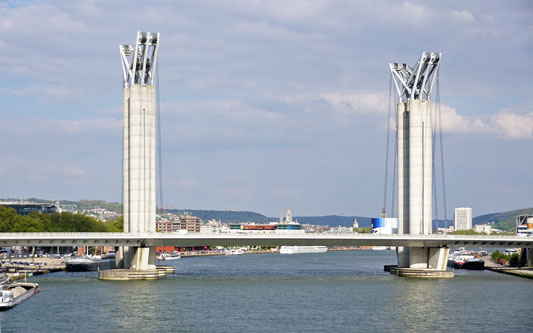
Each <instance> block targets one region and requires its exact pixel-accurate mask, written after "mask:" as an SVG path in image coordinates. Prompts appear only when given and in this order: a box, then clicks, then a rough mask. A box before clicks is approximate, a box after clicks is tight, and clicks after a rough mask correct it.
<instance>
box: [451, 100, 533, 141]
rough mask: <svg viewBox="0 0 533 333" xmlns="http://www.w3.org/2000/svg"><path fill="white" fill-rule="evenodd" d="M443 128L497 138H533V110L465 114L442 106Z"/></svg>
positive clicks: (505, 110)
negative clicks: (481, 114)
mask: <svg viewBox="0 0 533 333" xmlns="http://www.w3.org/2000/svg"><path fill="white" fill-rule="evenodd" d="M442 129H443V131H446V132H455V133H471V134H485V135H491V136H494V137H496V138H501V139H510V140H519V139H526V140H532V139H533V112H531V111H530V112H519V111H514V110H512V109H504V110H501V111H499V112H497V113H495V114H492V115H484V116H463V115H459V114H457V111H456V110H455V109H453V108H451V107H448V106H445V105H443V106H442Z"/></svg>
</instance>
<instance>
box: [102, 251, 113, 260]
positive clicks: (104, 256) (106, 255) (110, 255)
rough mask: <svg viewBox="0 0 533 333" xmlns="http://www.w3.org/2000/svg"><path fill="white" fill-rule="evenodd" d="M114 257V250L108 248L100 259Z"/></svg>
mask: <svg viewBox="0 0 533 333" xmlns="http://www.w3.org/2000/svg"><path fill="white" fill-rule="evenodd" d="M115 257H116V251H115V250H110V251H108V252H107V253H106V254H104V255H102V259H114V258H115Z"/></svg>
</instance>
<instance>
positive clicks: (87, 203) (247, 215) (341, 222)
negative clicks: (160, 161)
mask: <svg viewBox="0 0 533 333" xmlns="http://www.w3.org/2000/svg"><path fill="white" fill-rule="evenodd" d="M7 200H19V199H7ZM26 200H27V201H30V202H46V203H55V202H57V201H59V203H60V204H63V205H68V204H74V205H77V207H78V209H90V208H97V207H100V208H105V209H107V210H110V211H113V212H116V213H119V214H122V204H121V203H118V202H107V201H104V200H79V201H70V200H47V199H37V198H30V199H26ZM167 211H168V212H171V213H174V214H183V213H184V212H188V213H190V214H191V215H194V216H198V217H199V218H201V219H202V220H204V221H207V220H212V219H215V220H218V219H220V220H221V221H222V222H225V223H241V222H255V223H268V222H271V221H278V220H279V217H267V216H265V215H263V214H259V213H255V212H250V211H225V210H202V209H167ZM522 214H533V208H524V209H516V210H511V211H507V212H501V213H492V214H485V215H480V216H477V217H474V218H473V219H472V225H476V224H484V223H488V222H494V224H495V225H494V227H495V228H498V229H501V230H503V231H516V216H517V215H522ZM355 218H357V222H358V223H359V227H361V228H365V227H369V226H370V217H363V216H339V215H326V216H295V217H294V219H296V220H298V222H300V223H302V224H315V225H329V226H330V227H336V226H343V227H351V226H352V225H353V221H354V219H355ZM451 225H453V220H448V221H443V220H440V221H439V222H438V226H439V227H444V226H446V227H449V226H451ZM433 227H434V228H435V227H437V222H436V221H435V220H434V221H433Z"/></svg>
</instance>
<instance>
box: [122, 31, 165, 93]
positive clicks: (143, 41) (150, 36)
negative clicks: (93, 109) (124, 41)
mask: <svg viewBox="0 0 533 333" xmlns="http://www.w3.org/2000/svg"><path fill="white" fill-rule="evenodd" d="M158 47H159V33H153V32H141V31H139V32H137V39H136V41H135V46H134V45H120V46H119V48H120V56H121V59H122V74H123V75H124V88H128V87H129V86H131V85H132V84H140V85H152V86H153V85H154V78H155V73H156V66H157V50H158Z"/></svg>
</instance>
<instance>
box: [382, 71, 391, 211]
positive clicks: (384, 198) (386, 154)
mask: <svg viewBox="0 0 533 333" xmlns="http://www.w3.org/2000/svg"><path fill="white" fill-rule="evenodd" d="M391 93H392V73H391V74H390V76H389V103H388V104H389V105H388V113H387V148H386V151H385V186H384V189H383V213H385V210H386V208H387V181H388V175H389V141H390V140H389V137H390V113H391V101H392V98H391Z"/></svg>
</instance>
